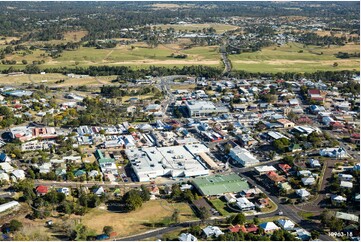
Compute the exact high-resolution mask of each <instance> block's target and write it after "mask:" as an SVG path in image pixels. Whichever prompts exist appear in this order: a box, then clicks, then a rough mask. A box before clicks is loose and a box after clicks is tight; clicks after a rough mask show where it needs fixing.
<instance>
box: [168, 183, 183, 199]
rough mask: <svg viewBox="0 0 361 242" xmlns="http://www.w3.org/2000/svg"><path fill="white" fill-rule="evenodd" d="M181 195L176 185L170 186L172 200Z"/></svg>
mask: <svg viewBox="0 0 361 242" xmlns="http://www.w3.org/2000/svg"><path fill="white" fill-rule="evenodd" d="M181 195H182V190H181V189H180V187H179V185H178V184H173V185H172V193H171V197H172V198H173V199H177V198H179V197H180V196H181Z"/></svg>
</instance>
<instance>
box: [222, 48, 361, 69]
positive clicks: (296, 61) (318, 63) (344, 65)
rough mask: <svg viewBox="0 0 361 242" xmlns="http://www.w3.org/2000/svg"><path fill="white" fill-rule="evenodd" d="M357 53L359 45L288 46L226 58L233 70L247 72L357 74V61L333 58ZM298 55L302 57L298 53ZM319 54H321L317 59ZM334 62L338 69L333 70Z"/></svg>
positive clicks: (358, 64)
mask: <svg viewBox="0 0 361 242" xmlns="http://www.w3.org/2000/svg"><path fill="white" fill-rule="evenodd" d="M339 51H342V52H348V53H353V52H360V47H359V45H354V44H349V45H345V46H331V47H330V48H327V47H326V48H321V47H316V46H314V47H312V46H311V47H307V48H303V46H302V45H299V44H295V43H291V44H288V45H284V46H281V47H275V46H273V47H267V48H264V49H262V51H258V52H253V53H242V54H238V55H230V56H229V58H230V60H231V62H232V66H233V69H235V70H245V71H250V72H272V73H276V72H282V71H294V72H315V71H318V70H321V71H330V70H335V71H336V70H353V69H356V70H360V60H359V58H350V59H338V58H336V57H335V56H334V54H336V53H338V52H339ZM300 52H302V53H300ZM321 52H322V53H323V54H322V55H321ZM335 62H337V63H338V66H337V67H333V64H334V63H335Z"/></svg>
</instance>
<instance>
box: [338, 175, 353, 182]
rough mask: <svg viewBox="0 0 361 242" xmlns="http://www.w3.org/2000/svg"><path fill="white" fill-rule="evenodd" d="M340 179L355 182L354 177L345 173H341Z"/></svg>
mask: <svg viewBox="0 0 361 242" xmlns="http://www.w3.org/2000/svg"><path fill="white" fill-rule="evenodd" d="M338 179H339V180H340V181H352V180H353V176H352V175H350V174H343V173H339V174H338Z"/></svg>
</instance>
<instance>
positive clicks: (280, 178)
mask: <svg viewBox="0 0 361 242" xmlns="http://www.w3.org/2000/svg"><path fill="white" fill-rule="evenodd" d="M266 175H267V177H268V179H270V180H271V181H272V182H273V183H274V184H276V185H278V184H279V183H282V182H285V181H286V178H285V177H284V176H280V175H278V174H277V173H276V172H274V171H270V172H267V174H266Z"/></svg>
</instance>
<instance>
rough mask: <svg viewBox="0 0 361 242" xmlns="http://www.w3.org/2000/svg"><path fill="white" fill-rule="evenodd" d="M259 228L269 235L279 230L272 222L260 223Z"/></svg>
mask: <svg viewBox="0 0 361 242" xmlns="http://www.w3.org/2000/svg"><path fill="white" fill-rule="evenodd" d="M259 227H260V228H262V229H263V230H264V232H265V233H270V232H273V231H275V230H279V229H280V227H278V226H277V225H276V224H275V223H274V222H267V223H262V224H260V225H259Z"/></svg>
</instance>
